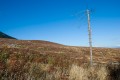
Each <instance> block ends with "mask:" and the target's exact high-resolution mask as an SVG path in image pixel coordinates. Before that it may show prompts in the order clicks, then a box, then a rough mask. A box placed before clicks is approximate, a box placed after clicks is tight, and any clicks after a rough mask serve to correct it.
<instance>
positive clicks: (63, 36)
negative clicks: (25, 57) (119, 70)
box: [0, 0, 120, 47]
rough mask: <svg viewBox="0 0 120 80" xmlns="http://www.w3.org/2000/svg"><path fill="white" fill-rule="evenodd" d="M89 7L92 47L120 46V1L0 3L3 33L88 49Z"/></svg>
mask: <svg viewBox="0 0 120 80" xmlns="http://www.w3.org/2000/svg"><path fill="white" fill-rule="evenodd" d="M87 5H88V7H89V9H90V10H92V12H91V27H92V38H93V46H96V47H114V46H120V9H119V8H120V0H0V31H2V32H4V33H7V34H9V35H11V36H13V37H16V38H18V39H22V40H46V41H52V42H56V43H60V44H65V45H71V46H88V45H89V44H88V32H87V31H88V30H87V17H86V14H85V13H84V11H85V10H86V8H87ZM78 13H79V14H78ZM76 14H77V15H76Z"/></svg>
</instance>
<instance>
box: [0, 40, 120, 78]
mask: <svg viewBox="0 0 120 80" xmlns="http://www.w3.org/2000/svg"><path fill="white" fill-rule="evenodd" d="M89 55H90V54H89V48H88V47H75V46H65V45H61V44H57V43H53V42H49V41H41V40H16V39H7V38H0V79H1V80H4V79H7V80H73V79H74V80H83V77H81V78H80V76H84V77H85V78H87V77H89V76H90V74H91V72H92V74H94V75H96V74H97V77H96V76H94V75H91V76H90V77H91V78H93V79H91V80H96V79H94V77H95V78H101V79H100V80H107V79H104V78H106V77H107V75H106V74H108V75H109V74H110V75H109V76H110V78H114V77H115V78H116V76H114V75H112V74H113V71H114V74H116V75H118V78H119V74H120V71H119V70H120V68H117V67H112V68H111V66H112V65H110V66H108V68H107V69H106V68H105V66H106V65H107V64H108V63H110V64H111V63H112V62H116V63H119V62H120V49H118V48H93V62H94V65H95V64H98V66H97V67H94V68H93V69H92V70H91V68H89V65H88V66H87V65H86V64H89V62H90V56H89ZM100 64H102V65H100ZM103 64H104V65H105V66H103ZM77 65H79V66H81V67H79V66H77ZM100 66H101V67H100ZM109 67H110V68H109ZM108 69H109V71H106V70H108ZM93 70H94V71H93ZM81 71H83V72H82V74H83V75H80V73H81ZM110 71H112V72H110ZM103 73H106V74H103ZM86 74H87V75H86ZM101 74H103V76H102V75H101ZM111 76H112V77H111ZM76 77H77V79H75V78H76ZM87 80H89V79H87ZM109 80H110V79H109ZM111 80H115V79H111ZM116 80H119V79H116Z"/></svg>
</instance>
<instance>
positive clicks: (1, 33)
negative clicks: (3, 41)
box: [0, 31, 16, 39]
mask: <svg viewBox="0 0 120 80" xmlns="http://www.w3.org/2000/svg"><path fill="white" fill-rule="evenodd" d="M0 38H9V39H16V38H14V37H12V36H9V35H7V34H5V33H3V32H1V31H0Z"/></svg>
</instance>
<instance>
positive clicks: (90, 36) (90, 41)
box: [86, 9, 93, 66]
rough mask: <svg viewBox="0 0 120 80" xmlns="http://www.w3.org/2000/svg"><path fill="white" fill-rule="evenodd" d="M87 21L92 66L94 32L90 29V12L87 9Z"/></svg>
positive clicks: (91, 63)
mask: <svg viewBox="0 0 120 80" xmlns="http://www.w3.org/2000/svg"><path fill="white" fill-rule="evenodd" d="M86 12H87V19H88V36H89V46H90V65H91V66H92V65H93V58H92V30H91V27H90V11H89V10H88V9H87V10H86Z"/></svg>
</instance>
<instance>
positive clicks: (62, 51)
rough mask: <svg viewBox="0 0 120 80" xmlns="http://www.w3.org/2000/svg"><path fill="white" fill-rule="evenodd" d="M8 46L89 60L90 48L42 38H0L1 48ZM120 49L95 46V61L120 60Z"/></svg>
mask: <svg viewBox="0 0 120 80" xmlns="http://www.w3.org/2000/svg"><path fill="white" fill-rule="evenodd" d="M4 46H7V48H8V51H10V50H12V51H13V53H14V50H16V51H17V52H21V53H22V52H23V51H31V52H35V54H42V55H47V54H49V55H52V56H58V55H65V56H66V58H69V59H70V60H77V61H79V63H80V62H81V63H82V62H84V61H85V62H87V61H89V48H87V47H72V46H65V45H61V44H57V43H53V42H48V41H40V40H14V39H3V38H0V48H1V49H2V48H4ZM28 53H29V52H28ZM119 56H120V49H118V48H113V49H112V48H93V59H94V60H93V61H94V62H99V63H108V62H111V61H113V62H117V61H120V57H119Z"/></svg>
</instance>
